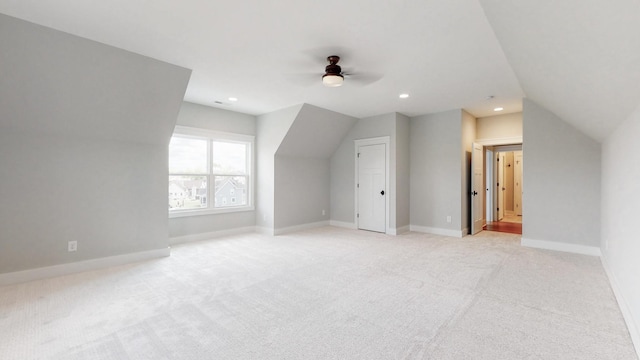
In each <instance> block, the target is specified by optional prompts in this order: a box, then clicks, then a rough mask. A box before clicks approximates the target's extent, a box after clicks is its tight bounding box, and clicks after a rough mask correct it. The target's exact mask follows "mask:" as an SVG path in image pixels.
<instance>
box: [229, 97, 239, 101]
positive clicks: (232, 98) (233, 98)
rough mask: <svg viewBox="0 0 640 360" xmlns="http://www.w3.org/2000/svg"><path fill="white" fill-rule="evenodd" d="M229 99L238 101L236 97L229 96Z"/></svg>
mask: <svg viewBox="0 0 640 360" xmlns="http://www.w3.org/2000/svg"><path fill="white" fill-rule="evenodd" d="M229 101H238V98H236V97H230V98H229Z"/></svg>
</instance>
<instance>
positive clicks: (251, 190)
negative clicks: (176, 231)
mask: <svg viewBox="0 0 640 360" xmlns="http://www.w3.org/2000/svg"><path fill="white" fill-rule="evenodd" d="M171 136H172V137H173V136H179V137H193V138H199V139H206V140H207V160H208V164H207V173H206V174H181V173H173V174H172V173H171V172H169V174H168V175H169V176H184V175H197V176H206V177H207V179H208V180H207V182H208V184H207V206H206V207H205V208H201V209H173V210H170V209H168V214H169V215H168V216H169V219H173V218H181V217H191V216H200V215H215V214H227V213H234V212H240V211H255V201H254V199H255V180H254V174H255V164H256V156H255V136H253V135H246V134H237V133H228V132H222V131H215V130H209V129H203V128H195V127H188V126H182V125H176V126H175V128H174V130H173V133H172V135H171ZM213 141H220V142H232V143H238V144H244V145H245V146H246V149H247V151H246V154H245V156H246V158H245V161H246V164H247V169H246V172H245V173H241V174H231V173H229V174H218V173H215V172H213V156H212V147H211V146H212V142H213ZM215 176H243V177H246V178H247V184H246V185H247V188H246V190H247V204H246V205H241V206H229V207H218V208H216V207H215V186H214V180H213V178H214V177H215Z"/></svg>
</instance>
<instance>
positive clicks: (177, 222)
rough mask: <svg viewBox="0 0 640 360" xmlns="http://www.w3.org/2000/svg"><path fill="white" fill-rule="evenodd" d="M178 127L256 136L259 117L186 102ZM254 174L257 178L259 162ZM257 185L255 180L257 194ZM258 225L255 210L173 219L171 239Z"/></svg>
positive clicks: (170, 225) (170, 220)
mask: <svg viewBox="0 0 640 360" xmlns="http://www.w3.org/2000/svg"><path fill="white" fill-rule="evenodd" d="M177 124H178V125H183V126H190V127H195V128H200V129H207V130H214V131H222V132H227V133H235V134H244V135H252V136H255V135H256V117H255V116H253V115H247V114H242V113H238V112H233V111H228V110H224V109H217V108H212V107H209V106H204V105H198V104H193V103H189V102H183V103H182V107H181V108H180V113H179V114H178V123H177ZM254 160H255V150H254ZM253 174H254V177H255V161H254V169H253ZM254 180H255V179H254ZM255 183H256V182H255V181H254V195H255ZM255 223H256V214H255V211H242V212H233V213H227V214H216V215H199V216H189V217H179V218H172V219H169V237H171V238H173V237H179V236H187V235H195V234H203V233H211V232H217V231H223V230H231V229H237V228H243V227H250V226H254V225H255Z"/></svg>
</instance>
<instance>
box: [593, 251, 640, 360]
mask: <svg viewBox="0 0 640 360" xmlns="http://www.w3.org/2000/svg"><path fill="white" fill-rule="evenodd" d="M600 261H601V262H602V267H603V268H604V272H605V273H606V274H607V277H608V278H609V284H611V289H612V290H613V295H614V296H615V297H616V301H617V302H618V307H619V308H620V312H622V317H623V318H624V321H625V323H626V324H627V329H628V330H629V335H630V337H631V341H632V342H633V346H634V347H635V349H636V355H638V358H640V330H639V329H640V327H639V326H638V324H636V323H635V319H634V318H633V313H632V312H631V307H630V306H629V303H628V302H627V301H626V299H625V298H624V296H623V293H622V291H621V290H620V285H618V280H617V278H616V276H615V275H614V273H613V271H611V268H610V267H609V264H608V263H607V260H606V259H605V257H604V256H602V257H600Z"/></svg>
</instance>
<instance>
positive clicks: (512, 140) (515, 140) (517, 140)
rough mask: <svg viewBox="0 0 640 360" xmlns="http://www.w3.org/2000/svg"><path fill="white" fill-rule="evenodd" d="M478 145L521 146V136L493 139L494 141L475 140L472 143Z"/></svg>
mask: <svg viewBox="0 0 640 360" xmlns="http://www.w3.org/2000/svg"><path fill="white" fill-rule="evenodd" d="M474 142H475V143H477V144H480V145H488V146H491V145H512V144H522V136H513V137H505V138H495V139H476V141H474Z"/></svg>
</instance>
